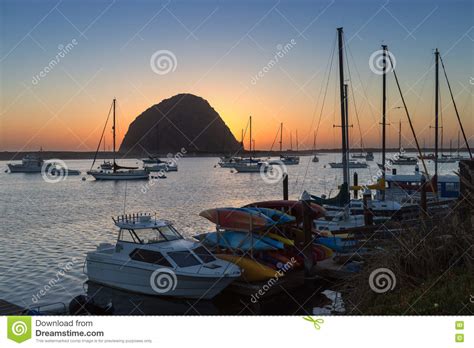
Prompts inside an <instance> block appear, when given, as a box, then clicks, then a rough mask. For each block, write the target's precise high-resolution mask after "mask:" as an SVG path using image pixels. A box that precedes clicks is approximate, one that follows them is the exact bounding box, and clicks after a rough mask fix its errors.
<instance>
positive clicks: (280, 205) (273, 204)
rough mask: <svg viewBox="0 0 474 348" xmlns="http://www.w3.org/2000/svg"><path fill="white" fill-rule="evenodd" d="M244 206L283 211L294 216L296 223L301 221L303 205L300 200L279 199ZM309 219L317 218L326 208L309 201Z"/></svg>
mask: <svg viewBox="0 0 474 348" xmlns="http://www.w3.org/2000/svg"><path fill="white" fill-rule="evenodd" d="M245 207H246V208H270V209H274V210H279V211H281V212H285V213H286V214H288V215H291V216H294V217H295V218H296V222H297V223H301V222H303V212H304V206H303V202H302V201H293V200H288V201H285V200H281V201H263V202H255V203H251V204H248V205H246V206H245ZM310 208H311V219H313V220H314V219H319V218H321V217H323V216H324V215H326V210H325V209H324V208H323V207H321V206H319V205H317V204H315V203H310Z"/></svg>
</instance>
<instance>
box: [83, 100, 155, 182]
mask: <svg viewBox="0 0 474 348" xmlns="http://www.w3.org/2000/svg"><path fill="white" fill-rule="evenodd" d="M115 104H116V100H115V98H114V100H113V102H112V109H113V124H112V134H113V161H112V168H111V169H105V168H102V166H101V168H100V169H99V170H93V169H92V168H93V167H94V164H95V160H96V158H97V153H98V151H99V148H100V143H101V141H102V138H103V135H104V134H103V133H102V137H101V138H100V140H99V145H98V146H97V151H96V153H95V156H94V161H93V162H92V166H91V170H89V171H88V172H87V174H89V175H92V176H93V177H94V178H95V179H96V180H145V179H148V177H149V176H148V171H146V170H144V169H138V168H137V167H124V166H120V165H118V164H117V162H116V160H115ZM109 115H110V111H109ZM107 121H108V117H107ZM107 121H106V123H105V127H106V126H107ZM104 130H105V128H104ZM107 168H108V167H107Z"/></svg>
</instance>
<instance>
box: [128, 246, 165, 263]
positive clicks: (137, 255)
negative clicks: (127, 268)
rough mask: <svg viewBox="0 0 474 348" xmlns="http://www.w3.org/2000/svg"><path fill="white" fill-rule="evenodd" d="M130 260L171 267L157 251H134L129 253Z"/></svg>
mask: <svg viewBox="0 0 474 348" xmlns="http://www.w3.org/2000/svg"><path fill="white" fill-rule="evenodd" d="M130 258H131V259H132V260H135V261H141V262H146V263H153V264H155V265H161V266H165V267H173V266H172V265H171V264H170V263H169V261H168V260H167V259H166V258H165V257H164V256H163V255H162V254H161V253H160V252H158V251H153V250H146V249H135V250H133V251H132V252H131V253H130Z"/></svg>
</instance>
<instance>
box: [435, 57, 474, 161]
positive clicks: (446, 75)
mask: <svg viewBox="0 0 474 348" xmlns="http://www.w3.org/2000/svg"><path fill="white" fill-rule="evenodd" d="M439 60H440V61H441V66H442V67H443V72H444V77H445V78H446V83H447V84H448V89H449V94H450V95H451V100H452V102H453V105H454V111H455V112H456V117H457V119H458V123H459V128H461V132H462V136H463V138H464V142H465V143H466V148H467V151H468V152H469V157H470V158H471V159H472V152H471V148H470V147H469V142H468V141H467V137H466V133H465V132H464V127H463V125H462V122H461V117H460V116H459V112H458V107H457V106H456V102H455V100H454V96H453V91H452V90H451V84H450V83H449V80H448V74H447V73H446V68H445V67H444V62H443V58H442V57H441V55H439Z"/></svg>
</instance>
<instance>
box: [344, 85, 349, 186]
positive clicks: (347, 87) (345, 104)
mask: <svg viewBox="0 0 474 348" xmlns="http://www.w3.org/2000/svg"><path fill="white" fill-rule="evenodd" d="M348 89H349V86H348V84H347V83H345V84H344V106H345V111H346V146H347V149H346V152H347V177H348V178H349V155H350V148H349V92H348Z"/></svg>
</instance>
